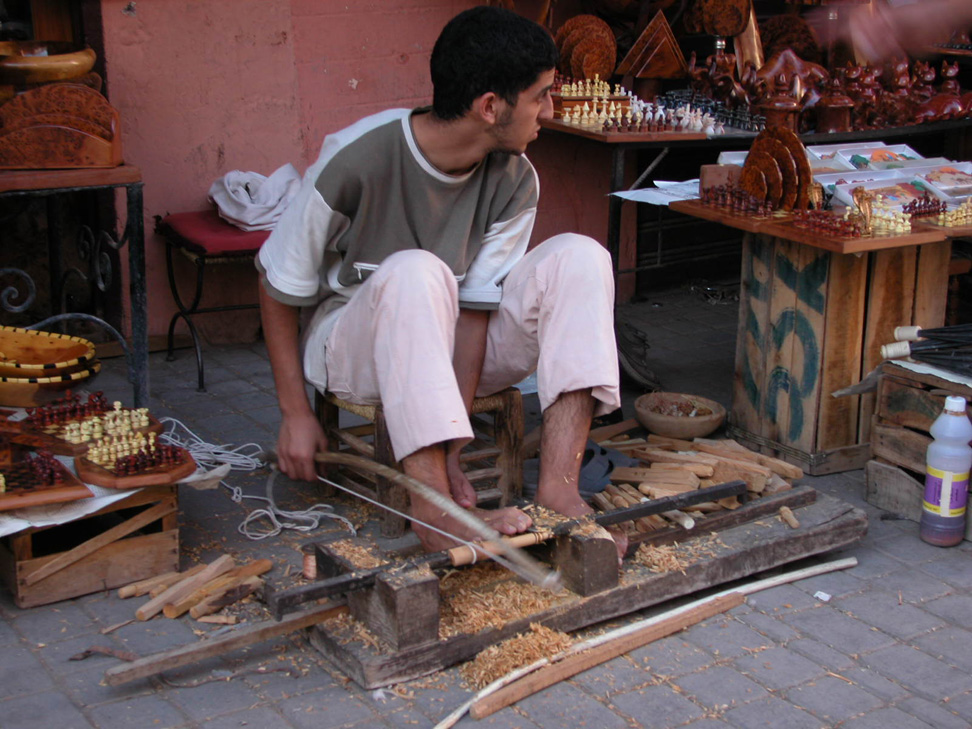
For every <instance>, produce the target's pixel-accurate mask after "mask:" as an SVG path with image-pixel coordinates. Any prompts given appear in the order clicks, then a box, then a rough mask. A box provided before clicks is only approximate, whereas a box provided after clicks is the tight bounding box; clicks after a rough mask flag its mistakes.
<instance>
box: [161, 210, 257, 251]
mask: <svg viewBox="0 0 972 729" xmlns="http://www.w3.org/2000/svg"><path fill="white" fill-rule="evenodd" d="M159 230H160V232H161V233H162V234H163V235H166V236H167V237H170V236H171V235H172V234H174V237H175V238H176V239H177V240H173V242H174V243H177V244H178V245H181V246H182V247H184V248H186V249H187V250H190V251H192V252H193V253H198V254H202V255H207V256H219V255H235V254H238V255H243V254H247V253H250V254H252V253H256V252H257V251H258V250H260V246H262V245H263V242H264V241H265V240H266V239H267V237H268V236H269V235H270V231H269V230H254V231H250V232H248V231H245V230H240V229H239V228H237V227H236V226H235V225H232V224H231V223H227V222H226V221H225V220H223V219H222V218H221V217H219V213H217V212H216V210H215V209H214V210H201V211H199V212H195V213H173V214H172V215H166V216H165V217H164V218H163V219H162V222H161V224H160V225H159ZM171 239H172V238H171V237H170V240H171Z"/></svg>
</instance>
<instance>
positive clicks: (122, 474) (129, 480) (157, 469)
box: [74, 446, 196, 489]
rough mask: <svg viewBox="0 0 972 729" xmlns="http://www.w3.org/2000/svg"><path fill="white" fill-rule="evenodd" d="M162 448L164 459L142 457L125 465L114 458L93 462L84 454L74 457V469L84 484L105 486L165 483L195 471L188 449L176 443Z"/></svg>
mask: <svg viewBox="0 0 972 729" xmlns="http://www.w3.org/2000/svg"><path fill="white" fill-rule="evenodd" d="M165 448H166V450H167V452H168V454H167V456H166V458H165V459H164V460H163V459H146V461H145V462H144V463H136V462H135V461H134V460H133V461H131V465H129V466H128V467H122V466H121V465H120V464H119V463H118V461H117V460H116V462H115V463H114V464H111V463H110V462H107V461H106V462H104V463H96V462H95V461H94V460H92V459H91V458H89V457H88V455H83V456H76V457H75V459H74V468H75V470H76V471H77V472H78V476H79V477H80V478H81V479H82V480H84V482H85V483H92V484H95V485H96V486H103V487H105V488H109V489H135V488H142V487H143V486H167V485H168V484H172V483H175V482H176V481H179V480H180V479H183V478H185V477H186V476H189V475H191V474H193V473H195V471H196V462H195V461H194V460H193V458H192V456H191V455H189V451H187V450H186V449H185V448H179V447H178V446H165ZM89 455H90V454H89ZM128 458H132V459H134V458H135V457H134V456H129V457H128ZM118 460H122V459H118ZM155 461H159V462H155Z"/></svg>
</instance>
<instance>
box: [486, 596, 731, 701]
mask: <svg viewBox="0 0 972 729" xmlns="http://www.w3.org/2000/svg"><path fill="white" fill-rule="evenodd" d="M744 601H745V598H744V597H743V596H742V595H741V594H740V593H738V592H734V593H730V594H728V595H722V596H721V597H718V598H715V599H713V600H710V601H707V602H705V603H703V604H696V605H695V606H694V607H692V608H691V609H690V610H686V611H684V612H682V613H679V614H677V615H673V616H671V617H668V618H666V619H664V620H661V621H659V622H657V623H654V624H652V625H646V626H644V627H642V628H641V629H640V630H636V631H633V632H631V633H628V634H626V635H623V636H620V637H618V638H616V639H614V640H611V641H608V642H606V643H602V644H601V645H598V646H596V647H594V648H591V649H590V650H586V651H584V652H583V653H574V654H572V655H569V656H567V657H566V658H564V659H563V660H561V661H557V662H556V663H551V664H550V665H549V666H544V667H542V668H540V669H538V670H537V671H534V672H533V673H532V674H530V675H528V676H524V677H523V678H521V679H520V680H519V681H516V682H514V683H511V684H510V685H508V686H505V687H503V688H501V689H500V690H499V691H496V692H495V693H493V694H491V695H490V696H487V697H485V698H483V699H480V700H479V701H477V702H476V703H474V704H473V705H472V706H471V707H470V708H469V715H470V716H472V717H473V718H474V719H482V718H484V717H487V716H489V715H490V714H492V713H494V712H496V711H499V710H500V709H502V708H504V707H506V706H509V705H510V704H513V703H515V702H517V701H519V700H520V699H522V698H524V697H526V696H531V695H532V694H535V693H536V692H537V691H542V690H543V689H545V688H547V687H548V686H553V685H554V684H555V683H559V682H560V681H563V680H564V679H567V678H570V677H571V676H576V675H577V674H578V673H580V672H581V671H586V670H587V669H588V668H592V667H594V666H598V665H600V664H602V663H604V662H605V661H609V660H611V659H612V658H617V657H618V656H620V655H623V654H625V653H627V652H629V651H633V650H634V649H636V648H640V647H641V646H643V645H645V644H646V643H651V642H652V641H655V640H658V639H660V638H664V637H665V636H667V635H671V634H672V633H677V632H678V631H680V630H684V629H685V628H687V627H689V626H690V625H695V624H696V623H700V622H702V621H703V620H706V619H708V618H711V617H712V616H713V615H718V614H719V613H723V612H725V611H726V610H731V609H732V608H734V607H737V606H738V605H742V603H743V602H744Z"/></svg>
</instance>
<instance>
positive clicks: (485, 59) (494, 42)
mask: <svg viewBox="0 0 972 729" xmlns="http://www.w3.org/2000/svg"><path fill="white" fill-rule="evenodd" d="M556 65H557V47H556V46H555V45H554V42H553V38H551V37H550V34H549V33H548V32H547V31H546V30H544V29H543V28H542V27H540V26H539V25H537V24H536V23H534V22H533V21H531V20H527V19H526V18H524V17H522V16H520V15H517V14H516V13H514V12H511V11H509V10H503V9H502V8H496V7H490V6H485V5H483V6H479V7H475V8H471V9H469V10H466V11H464V12H462V13H459V15H457V16H456V17H454V18H453V19H452V20H450V21H449V23H448V24H447V25H446V27H445V28H443V30H442V33H441V34H440V35H439V39H438V40H437V41H436V42H435V47H434V48H433V49H432V60H431V70H432V88H433V93H432V108H433V110H434V112H435V115H436V116H437V117H439V118H440V119H443V120H451V119H458V118H459V117H461V116H462V115H463V114H465V113H466V112H467V111H468V110H469V108H470V107H471V106H472V102H473V100H474V99H476V98H477V97H479V96H482V95H483V94H485V93H487V92H489V91H492V92H493V93H495V94H496V95H497V96H499V97H500V98H501V99H503V100H504V101H505V102H506V103H508V104H511V105H514V104H516V100H517V97H518V96H519V95H520V92H521V91H523V90H524V89H527V88H529V87H530V86H531V85H532V84H533V83H535V82H536V80H537V77H538V76H539V75H540V74H541V73H542V72H544V71H549V70H550V69H552V68H554V67H556Z"/></svg>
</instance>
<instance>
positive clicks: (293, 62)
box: [101, 0, 609, 341]
mask: <svg viewBox="0 0 972 729" xmlns="http://www.w3.org/2000/svg"><path fill="white" fill-rule="evenodd" d="M478 4H481V3H480V2H476V0H397V1H394V2H393V1H392V0H207V1H206V2H197V1H196V2H193V1H189V0H166V2H138V3H129V2H128V0H101V8H102V21H103V28H104V45H105V51H104V54H105V64H106V76H107V82H108V84H107V92H108V95H109V99H110V101H111V103H112V104H113V105H114V106H115V107H116V108H117V109H118V110H119V112H120V115H121V120H122V144H123V151H124V157H125V162H126V164H132V165H135V166H137V167H139V168H140V169H141V171H142V175H143V179H144V182H145V188H144V199H145V229H146V268H147V277H148V302H149V333H150V334H153V335H157V334H164V332H165V330H166V327H167V325H168V320H169V317H170V316H171V315H172V312H173V311H175V307H174V304H173V303H172V298H171V294H170V293H169V289H168V283H167V281H166V278H165V259H164V248H163V245H162V242H161V240H160V239H159V238H158V236H156V235H155V234H154V233H153V232H152V228H153V225H154V217H155V216H161V215H165V214H166V213H169V212H179V211H185V210H197V209H201V208H203V207H205V206H206V205H207V201H206V193H207V190H208V189H209V186H210V185H211V184H212V182H213V181H214V180H215V179H217V178H218V177H220V176H222V175H223V174H225V173H226V172H228V171H230V170H234V169H239V170H247V171H254V172H259V173H261V174H265V175H268V174H270V173H271V172H272V171H273V170H275V169H276V168H277V167H279V166H280V165H283V164H285V163H287V162H291V163H293V164H294V165H295V166H296V167H297V168H298V170H300V171H301V172H303V170H304V169H305V168H306V167H307V165H309V164H310V163H311V162H312V161H313V160H314V158H315V157H316V156H317V152H318V149H319V148H320V143H321V141H322V139H323V138H324V136H325V135H326V134H327V133H329V132H331V131H335V130H337V129H340V128H342V127H344V126H346V125H347V124H349V123H351V122H353V121H355V120H357V119H359V118H360V117H362V116H365V115H367V114H370V113H373V112H376V111H380V110H382V109H387V108H390V107H398V106H401V107H411V106H415V105H418V104H423V103H428V102H429V101H430V97H431V83H430V81H429V74H428V58H429V54H430V53H431V50H432V45H433V43H434V41H435V38H436V36H437V35H438V33H439V30H440V29H441V28H442V26H443V25H444V24H445V23H446V22H447V21H448V20H449V18H451V17H452V16H454V15H455V14H456V13H458V12H460V11H462V10H464V9H466V8H468V7H472V6H474V5H478ZM527 5H529V3H527ZM528 154H529V156H530V157H531V159H532V160H533V161H534V164H536V165H537V167H538V169H539V171H540V175H541V185H542V195H541V215H540V219H539V223H538V230H537V232H538V235H543V237H546V236H548V235H551V234H553V233H557V232H562V231H564V230H577V231H579V232H584V233H587V234H589V235H593V236H594V237H596V238H597V239H599V240H601V241H602V242H603V240H604V234H605V231H606V228H607V218H606V209H607V203H606V199H605V198H604V197H603V196H604V194H605V193H606V192H607V182H606V181H607V174H608V164H609V158H608V154H607V151H606V150H605V149H603V148H598V147H596V146H593V145H590V144H584V143H577V142H573V141H572V140H567V142H564V141H561V142H557V141H556V140H554V139H547V138H542V139H541V140H539V141H538V142H536V143H535V144H534V145H533V147H531V149H530V151H529V153H528ZM121 209H122V210H123V209H124V207H123V206H122V207H121ZM179 270H180V279H181V280H182V281H183V283H184V285H185V286H186V287H187V290H188V285H189V282H190V281H191V277H190V275H189V271H190V269H189V267H188V264H182V265H180V269H179ZM209 281H210V285H209V286H207V292H208V291H210V290H212V292H213V294H214V295H215V296H214V300H210V301H209V303H214V304H221V303H241V302H248V301H253V300H255V295H256V290H255V282H254V275H253V271H252V269H251V268H250V267H249V266H242V267H239V268H238V269H237V270H235V271H234V270H230V269H228V268H225V267H224V268H223V269H221V270H219V271H217V272H216V273H215V275H214V276H213V277H212V278H210V279H209ZM199 323H200V324H201V325H202V326H203V328H204V333H205V335H206V336H207V338H209V339H212V340H222V341H227V340H240V339H247V338H252V336H255V334H256V330H257V327H258V319H257V316H256V314H255V312H242V313H236V314H220V315H208V316H206V317H201V318H200V319H199Z"/></svg>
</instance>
